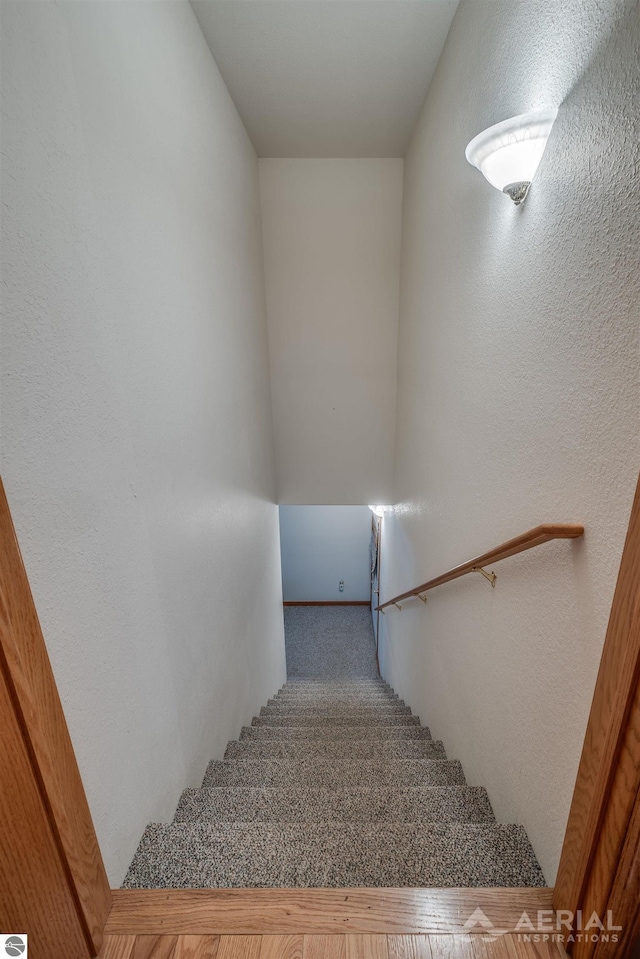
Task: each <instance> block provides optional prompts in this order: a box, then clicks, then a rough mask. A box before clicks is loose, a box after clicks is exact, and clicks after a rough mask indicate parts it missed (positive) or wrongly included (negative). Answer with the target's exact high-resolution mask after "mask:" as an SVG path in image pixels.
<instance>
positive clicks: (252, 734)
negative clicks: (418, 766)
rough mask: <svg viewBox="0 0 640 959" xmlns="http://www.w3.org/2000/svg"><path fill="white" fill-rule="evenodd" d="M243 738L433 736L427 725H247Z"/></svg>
mask: <svg viewBox="0 0 640 959" xmlns="http://www.w3.org/2000/svg"><path fill="white" fill-rule="evenodd" d="M240 739H241V740H245V739H254V740H256V739H259V740H265V739H266V740H273V741H277V742H289V741H291V740H294V741H299V740H310V741H311V742H313V741H314V740H330V741H334V742H335V741H340V742H342V741H344V740H349V739H373V740H378V741H380V740H384V741H386V740H391V741H393V742H398V741H400V742H403V741H406V740H416V739H418V740H420V739H431V732H430V731H429V729H428V728H427V727H426V726H379V725H376V726H264V725H261V726H243V728H242V732H241V733H240Z"/></svg>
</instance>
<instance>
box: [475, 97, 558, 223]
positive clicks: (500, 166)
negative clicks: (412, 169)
mask: <svg viewBox="0 0 640 959" xmlns="http://www.w3.org/2000/svg"><path fill="white" fill-rule="evenodd" d="M557 115H558V111H557V110H556V109H553V110H538V111H536V112H535V113H522V114H521V115H520V116H517V117H511V119H509V120H503V121H502V122H501V123H496V124H495V125H494V126H492V127H489V128H488V129H487V130H484V131H483V132H482V133H479V134H478V136H477V137H474V138H473V140H472V141H471V143H470V144H469V145H468V146H467V149H466V150H465V156H466V158H467V160H468V161H469V163H470V164H471V165H472V166H474V167H477V169H478V170H480V172H481V173H482V174H483V176H484V177H485V178H486V179H487V180H488V181H489V183H490V184H491V185H492V186H494V187H495V188H496V189H497V190H502V192H503V193H506V194H507V195H508V196H510V197H511V199H512V200H513V202H514V203H515V204H516V206H519V205H520V204H521V203H522V201H523V200H524V198H525V197H526V195H527V193H528V192H529V187H530V186H531V181H532V180H533V178H534V176H535V173H536V170H537V169H538V166H539V165H540V160H541V159H542V154H543V153H544V149H545V147H546V145H547V140H548V139H549V134H550V133H551V128H552V126H553V123H554V120H555V118H556V117H557Z"/></svg>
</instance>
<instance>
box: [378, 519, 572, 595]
mask: <svg viewBox="0 0 640 959" xmlns="http://www.w3.org/2000/svg"><path fill="white" fill-rule="evenodd" d="M583 535H584V526H580V525H579V524H578V523H543V524H542V526H536V527H535V528H534V529H530V530H527V532H526V533H522V534H521V535H520V536H516V537H515V539H510V540H507V542H506V543H502V544H501V545H500V546H495V547H494V548H493V549H490V550H489V551H488V552H487V553H483V554H482V556H476V557H475V559H470V560H469V561H468V562H467V563H462V564H461V565H460V566H454V567H453V569H449V570H447V572H446V573H442V574H441V575H440V576H436V577H435V579H430V580H428V581H427V582H426V583H422V585H421V586H416V587H415V589H410V590H407V592H406V593H400V595H399V596H394V597H393V599H388V600H386V602H384V603H381V604H380V605H379V606H376V609H379V610H384V609H385V608H386V607H387V606H395V605H397V604H398V603H400V602H402V600H403V599H411V598H412V597H413V596H420V595H421V593H426V592H427V590H429V589H435V587H436V586H442V584H443V583H448V582H450V581H451V580H452V579H457V578H458V577H459V576H465V575H466V574H467V573H473V572H475V571H476V570H482V567H483V566H485V565H486V564H487V563H497V562H499V561H500V560H501V559H506V558H507V557H508V556H515V554H516V553H524V551H525V550H527V549H533V547H534V546H541V545H542V543H548V542H549V540H552V539H577V537H579V536H583ZM485 575H487V576H488V574H485Z"/></svg>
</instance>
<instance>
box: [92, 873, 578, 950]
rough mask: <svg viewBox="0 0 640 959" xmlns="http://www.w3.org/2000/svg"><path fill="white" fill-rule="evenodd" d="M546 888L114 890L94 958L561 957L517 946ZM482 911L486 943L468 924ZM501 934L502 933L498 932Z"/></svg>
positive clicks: (546, 905)
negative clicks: (489, 931)
mask: <svg viewBox="0 0 640 959" xmlns="http://www.w3.org/2000/svg"><path fill="white" fill-rule="evenodd" d="M551 897H552V890H551V889H548V888H547V889H486V888H485V889H482V888H479V889H468V888H466V889H409V888H407V889H389V888H386V889H385V888H378V889H355V888H354V889H182V890H181V889H164V890H163V889H153V890H152V889H149V890H133V889H131V890H129V889H126V890H114V891H113V908H112V910H111V914H110V916H109V919H108V922H107V925H106V928H105V940H104V944H103V947H102V951H101V952H100V957H99V959H560V957H562V956H565V955H566V953H565V952H564V950H563V949H562V948H561V947H560V946H559V945H558V944H557V943H550V942H548V941H547V942H545V941H541V942H525V941H523V940H522V939H521V934H518V932H517V926H518V923H519V922H520V920H521V917H522V914H523V913H524V912H526V913H527V915H528V916H530V917H531V919H532V920H534V921H535V919H536V917H537V915H538V913H539V912H541V915H543V916H545V917H547V919H546V921H548V917H550V916H551ZM476 909H481V910H482V912H483V914H484V916H485V917H486V920H487V921H488V922H490V923H491V924H492V925H493V927H494V928H495V929H496V930H497V933H498V934H497V935H496V936H495V938H489V937H487V936H485V935H484V931H483V929H482V928H481V927H478V926H476V928H475V929H474V931H473V933H472V934H470V935H469V934H466V930H467V929H468V928H469V927H468V925H467V926H466V927H465V923H467V922H468V919H469V917H470V916H471V914H472V913H473V912H474V911H475V910H476ZM502 930H504V934H500V933H501V932H502Z"/></svg>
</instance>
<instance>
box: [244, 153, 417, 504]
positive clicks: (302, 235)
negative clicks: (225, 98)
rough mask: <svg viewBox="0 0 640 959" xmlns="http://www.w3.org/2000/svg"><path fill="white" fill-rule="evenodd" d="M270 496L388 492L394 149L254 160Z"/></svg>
mask: <svg viewBox="0 0 640 959" xmlns="http://www.w3.org/2000/svg"><path fill="white" fill-rule="evenodd" d="M260 199H261V206H262V231H263V241H264V256H265V274H266V287H267V311H268V323H269V349H270V356H271V376H272V398H273V418H274V432H275V443H276V462H277V474H278V502H280V503H302V504H309V503H316V504H334V505H345V504H353V505H355V504H360V503H374V502H382V503H385V502H387V501H388V500H389V499H390V497H391V487H392V480H393V448H394V431H395V403H396V350H397V334H398V285H399V268H400V229H401V204H402V160H260Z"/></svg>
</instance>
